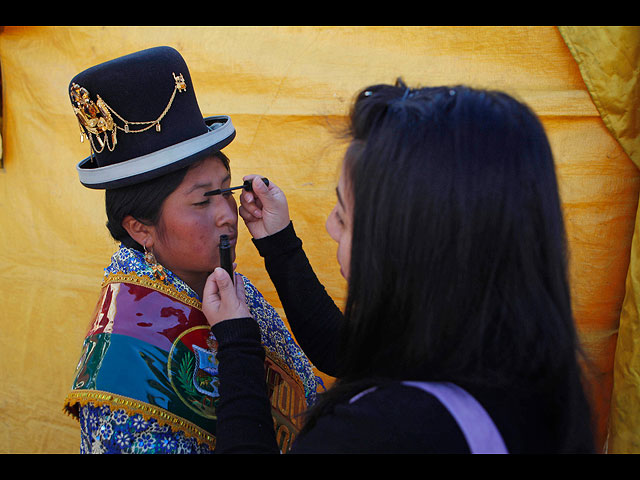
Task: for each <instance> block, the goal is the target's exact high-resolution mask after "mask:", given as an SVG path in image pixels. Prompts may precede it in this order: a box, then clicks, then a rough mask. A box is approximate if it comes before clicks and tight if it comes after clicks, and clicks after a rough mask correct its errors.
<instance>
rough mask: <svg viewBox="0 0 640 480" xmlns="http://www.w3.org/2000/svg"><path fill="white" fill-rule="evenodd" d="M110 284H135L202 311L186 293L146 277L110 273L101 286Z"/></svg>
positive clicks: (198, 303) (198, 304)
mask: <svg viewBox="0 0 640 480" xmlns="http://www.w3.org/2000/svg"><path fill="white" fill-rule="evenodd" d="M110 283H135V284H136V285H142V286H143V287H147V288H150V289H152V290H156V291H158V292H160V293H164V294H165V295H168V296H170V297H171V298H174V299H176V300H178V301H180V302H182V303H185V304H187V305H190V306H192V307H194V308H197V309H198V310H202V303H201V302H200V301H199V300H198V299H196V298H193V297H190V296H189V295H188V294H187V293H186V292H181V291H179V290H178V289H177V288H175V287H174V286H173V285H167V284H165V283H161V282H159V281H157V280H152V279H150V278H148V277H144V276H140V275H137V274H136V273H112V274H109V275H108V276H107V278H105V280H104V281H103V282H102V286H103V287H105V286H107V285H109V284H110Z"/></svg>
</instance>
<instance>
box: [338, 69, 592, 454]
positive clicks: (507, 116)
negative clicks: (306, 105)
mask: <svg viewBox="0 0 640 480" xmlns="http://www.w3.org/2000/svg"><path fill="white" fill-rule="evenodd" d="M350 134H351V137H352V139H353V140H352V143H351V147H350V148H349V150H348V153H347V155H346V157H345V168H344V172H345V176H346V179H347V184H348V185H350V186H351V191H352V194H353V201H354V215H353V237H352V250H351V265H350V278H349V282H348V296H347V303H346V307H345V321H344V344H343V348H342V352H343V355H342V359H341V363H340V366H341V371H340V375H339V377H340V378H339V380H338V381H337V382H336V387H335V388H336V393H335V396H336V397H337V396H339V395H340V394H341V393H340V392H341V391H342V393H343V394H344V392H348V391H349V387H350V386H355V387H356V388H362V387H363V386H364V385H366V384H367V383H375V382H378V381H380V380H379V379H380V378H382V379H386V380H389V379H391V380H393V379H397V380H405V379H423V380H446V381H452V382H457V383H459V384H462V385H466V386H472V385H474V384H476V385H484V386H495V387H497V388H504V387H508V388H510V389H515V388H521V389H525V390H526V389H530V390H531V391H534V392H537V393H539V394H541V396H542V397H543V398H548V399H549V401H550V403H552V404H554V407H553V408H557V412H558V418H557V424H558V429H559V431H561V432H563V433H559V434H558V436H559V437H562V438H561V439H560V440H559V445H558V446H557V447H558V450H562V449H563V448H565V447H566V448H568V449H571V445H572V442H573V441H574V438H573V435H574V434H575V436H576V438H577V437H579V436H580V434H579V433H576V432H578V431H580V428H581V427H580V425H584V423H585V421H586V422H589V421H590V418H587V419H585V414H587V415H588V405H587V403H586V399H585V395H584V390H583V385H582V383H581V382H582V380H581V377H580V368H579V364H578V360H577V352H578V351H579V347H578V341H577V335H576V330H575V326H574V322H573V315H572V309H571V299H570V289H569V283H568V279H567V255H566V241H565V231H564V223H563V215H562V210H561V203H560V198H559V194H558V185H557V180H556V175H555V167H554V160H553V155H552V152H551V149H550V146H549V142H548V139H547V136H546V134H545V131H544V129H543V126H542V125H541V123H540V121H539V120H538V118H537V117H536V115H534V114H533V113H532V111H531V110H530V109H529V108H528V107H527V106H526V105H524V104H523V103H521V102H519V101H516V100H515V99H514V98H512V97H511V96H509V95H507V94H505V93H501V92H495V91H484V90H476V89H472V88H468V87H465V86H455V87H437V88H435V87H434V88H420V89H409V88H407V86H406V85H405V84H404V83H403V82H402V81H401V80H399V81H398V82H397V83H396V85H394V86H390V85H378V86H372V87H370V88H367V89H365V90H363V91H362V92H361V93H360V94H359V95H358V97H357V99H356V101H355V103H354V106H353V110H352V114H351V132H350ZM331 396H332V394H329V395H328V397H327V398H328V399H330V398H331ZM326 401H329V400H326ZM555 403H557V405H555ZM576 406H579V407H576Z"/></svg>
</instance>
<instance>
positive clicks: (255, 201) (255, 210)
mask: <svg viewBox="0 0 640 480" xmlns="http://www.w3.org/2000/svg"><path fill="white" fill-rule="evenodd" d="M240 205H242V206H243V207H244V208H245V210H247V211H248V212H251V214H252V215H253V216H255V217H257V218H261V217H262V202H261V201H260V199H259V198H258V197H256V196H255V195H253V193H251V192H246V191H245V192H242V194H241V195H240Z"/></svg>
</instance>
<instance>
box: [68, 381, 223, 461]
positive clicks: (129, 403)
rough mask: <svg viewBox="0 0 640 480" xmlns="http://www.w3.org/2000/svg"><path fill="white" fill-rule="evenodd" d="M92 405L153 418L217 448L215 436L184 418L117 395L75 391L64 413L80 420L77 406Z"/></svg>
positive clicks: (97, 391) (96, 391)
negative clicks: (105, 406)
mask: <svg viewBox="0 0 640 480" xmlns="http://www.w3.org/2000/svg"><path fill="white" fill-rule="evenodd" d="M90 403H92V404H94V405H96V406H104V405H107V406H109V407H114V408H118V409H123V410H125V411H126V412H127V414H128V415H136V414H139V415H142V417H143V418H144V419H145V420H149V419H150V418H153V419H154V420H156V421H157V422H158V423H159V424H162V425H168V426H169V427H170V428H171V429H172V430H173V431H174V432H178V431H181V432H184V434H185V435H188V436H190V437H192V438H195V439H196V440H197V441H198V442H199V443H201V444H202V443H206V444H207V445H209V446H210V447H211V449H212V450H213V449H214V448H215V446H216V438H215V437H214V436H213V435H211V434H210V433H209V432H207V431H205V430H203V429H202V428H200V427H198V426H197V425H195V424H193V423H191V422H189V421H187V420H185V419H184V418H182V417H179V416H177V415H174V414H173V413H171V412H169V411H167V410H165V409H163V408H160V407H156V406H154V405H150V404H148V403H144V402H140V401H138V400H135V399H133V398H129V397H124V396H122V395H117V394H115V393H109V392H103V391H100V390H74V391H72V392H70V393H69V394H67V397H66V398H65V401H64V407H63V411H64V412H65V413H66V414H67V415H69V416H71V417H73V418H74V419H76V420H78V419H79V412H78V407H77V405H78V404H80V405H81V406H85V405H87V404H90Z"/></svg>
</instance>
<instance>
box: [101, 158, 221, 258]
mask: <svg viewBox="0 0 640 480" xmlns="http://www.w3.org/2000/svg"><path fill="white" fill-rule="evenodd" d="M209 155H215V156H216V157H217V158H219V159H220V161H222V164H223V165H224V166H225V168H226V169H227V170H229V158H227V156H226V155H225V154H224V153H222V152H217V151H205V152H202V153H201V154H199V155H198V156H197V157H196V159H195V160H194V163H192V164H191V165H190V166H188V167H184V168H181V169H180V170H177V171H175V172H172V173H169V174H166V175H163V176H161V177H157V178H154V179H152V180H147V181H145V182H141V183H137V184H135V185H130V186H127V187H121V188H114V189H109V190H106V192H105V210H106V213H107V229H108V230H109V233H110V234H111V237H112V238H113V239H114V240H116V241H118V242H120V243H122V244H123V245H124V246H125V247H128V248H134V249H136V250H140V251H142V250H143V247H142V245H140V244H139V243H138V242H136V241H135V240H134V239H133V238H131V236H130V235H129V232H127V230H126V229H125V228H124V227H123V226H122V221H123V220H124V218H125V217H126V216H128V215H131V216H132V217H133V218H135V219H136V220H138V221H140V222H142V223H144V224H146V225H157V224H158V222H159V220H160V216H161V214H162V205H163V203H164V201H165V199H166V198H167V197H168V196H169V195H171V193H173V192H174V191H175V190H176V188H178V186H180V184H181V183H182V181H183V180H184V177H185V175H186V174H187V172H188V171H189V169H190V168H193V167H194V166H195V165H197V164H198V163H199V162H200V161H202V160H203V159H204V158H205V157H207V156H209Z"/></svg>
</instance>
